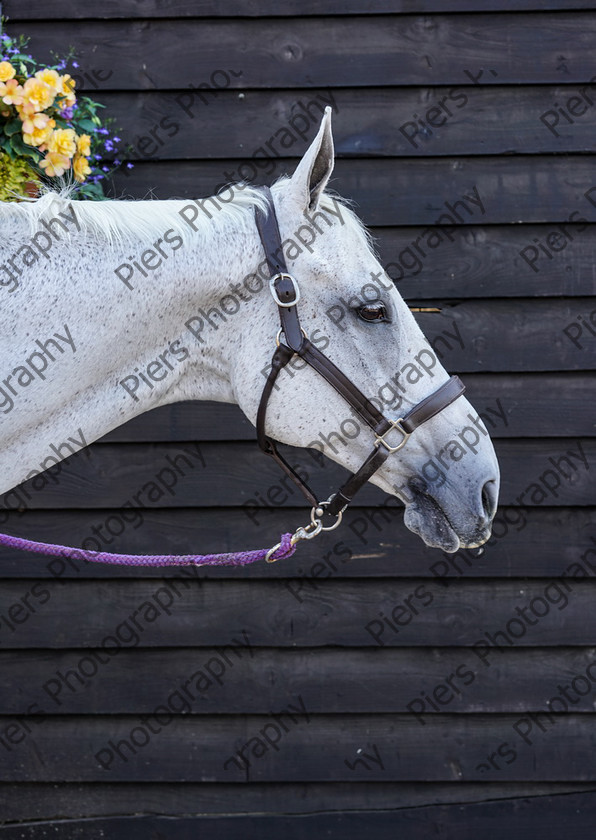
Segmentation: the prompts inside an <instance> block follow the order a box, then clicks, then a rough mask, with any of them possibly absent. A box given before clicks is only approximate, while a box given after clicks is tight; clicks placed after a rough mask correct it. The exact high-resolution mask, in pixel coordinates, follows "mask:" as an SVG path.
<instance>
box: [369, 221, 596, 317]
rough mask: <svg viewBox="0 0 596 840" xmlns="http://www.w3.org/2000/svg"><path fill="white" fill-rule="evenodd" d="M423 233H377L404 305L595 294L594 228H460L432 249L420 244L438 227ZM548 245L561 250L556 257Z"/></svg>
mask: <svg viewBox="0 0 596 840" xmlns="http://www.w3.org/2000/svg"><path fill="white" fill-rule="evenodd" d="M578 219H579V215H575V216H573V220H574V221H577V220H578ZM424 231H425V228H407V227H403V228H373V229H372V233H373V235H374V236H375V237H376V239H377V241H378V248H379V254H380V261H381V264H382V265H383V267H384V269H385V271H386V272H387V273H388V274H389V276H390V277H391V278H392V279H393V280H394V281H395V282H396V284H397V288H398V289H399V291H400V293H401V294H402V296H403V297H404V298H405V299H406V300H416V301H429V300H430V301H432V300H435V301H436V300H440V299H441V298H460V299H462V298H466V297H474V298H492V297H500V298H502V297H514V298H520V297H526V296H528V295H530V296H532V297H575V296H576V295H586V296H587V295H593V294H594V291H595V289H596V280H595V276H594V265H595V264H596V226H594V225H592V224H588V225H584V224H583V223H580V224H569V223H567V224H563V223H561V225H558V224H557V225H555V224H553V225H529V224H522V225H509V226H505V225H485V226H484V227H482V226H473V225H470V226H468V225H466V226H463V225H462V226H461V228H460V229H458V230H457V233H456V234H455V235H454V236H453V237H449V238H447V237H443V241H442V242H441V245H440V247H437V248H436V249H435V250H431V249H427V248H424V247H423V245H422V243H423V242H424V241H425V238H426V237H430V235H431V234H430V231H433V232H435V233H437V232H438V233H440V231H441V229H440V227H438V228H435V227H431V228H430V230H429V229H426V234H425V232H424ZM451 239H453V241H451ZM549 242H550V243H551V244H553V245H554V246H555V247H556V248H561V250H560V251H557V252H555V251H553V250H551V248H549V247H548V243H549ZM416 245H418V246H419V248H420V249H421V250H422V253H423V254H424V256H422V254H421V253H420V251H418V250H417V249H416ZM540 246H542V247H540ZM543 249H544V250H543ZM427 305H429V304H427ZM430 305H432V304H430Z"/></svg>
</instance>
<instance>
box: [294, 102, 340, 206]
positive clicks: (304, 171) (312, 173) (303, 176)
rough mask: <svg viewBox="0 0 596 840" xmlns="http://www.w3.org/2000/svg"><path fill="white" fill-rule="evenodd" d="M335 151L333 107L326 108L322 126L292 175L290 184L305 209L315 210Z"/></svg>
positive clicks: (297, 199)
mask: <svg viewBox="0 0 596 840" xmlns="http://www.w3.org/2000/svg"><path fill="white" fill-rule="evenodd" d="M333 163H334V152H333V135H332V134H331V108H330V107H329V105H328V106H327V107H326V108H325V113H324V114H323V119H322V120H321V126H320V128H319V131H318V133H317V136H316V137H315V139H314V140H313V141H312V143H311V145H310V147H309V148H308V150H307V151H306V153H305V155H304V157H303V158H302V160H301V161H300V163H299V164H298V166H297V168H296V171H295V172H294V174H293V175H292V178H291V181H290V184H291V187H290V188H291V190H292V192H293V193H294V196H295V199H296V201H297V202H298V203H299V205H300V207H301V208H302V209H303V210H307V209H309V210H314V209H315V208H316V206H317V204H318V201H319V198H320V196H321V193H322V192H323V190H324V189H325V187H326V186H327V181H328V180H329V178H330V176H331V173H332V172H333Z"/></svg>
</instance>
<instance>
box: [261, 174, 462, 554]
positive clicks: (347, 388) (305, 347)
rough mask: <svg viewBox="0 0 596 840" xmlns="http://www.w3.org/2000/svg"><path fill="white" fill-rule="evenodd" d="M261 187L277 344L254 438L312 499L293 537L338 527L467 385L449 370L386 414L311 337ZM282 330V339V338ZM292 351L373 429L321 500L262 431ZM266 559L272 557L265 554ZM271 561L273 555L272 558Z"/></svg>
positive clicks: (265, 190) (268, 193)
mask: <svg viewBox="0 0 596 840" xmlns="http://www.w3.org/2000/svg"><path fill="white" fill-rule="evenodd" d="M259 189H260V191H261V192H262V193H263V195H264V196H265V199H266V201H267V210H266V211H265V212H264V211H262V210H261V208H260V207H256V208H255V217H256V224H257V229H258V231H259V236H260V239H261V243H262V245H263V249H264V251H265V256H266V258H267V263H268V265H269V269H270V271H271V274H272V276H271V278H270V280H269V287H270V289H271V294H272V295H273V299H274V300H275V302H276V303H277V306H278V310H279V317H280V322H281V329H280V330H279V332H278V335H277V348H276V350H275V352H274V354H273V359H272V361H271V371H270V372H269V376H268V377H267V381H266V383H265V387H264V388H263V393H262V395H261V401H260V403H259V410H258V413H257V439H258V443H259V446H260V447H261V449H262V450H263V452H265V453H266V454H267V455H270V456H271V457H272V458H273V459H274V460H275V461H276V463H277V464H278V465H279V466H280V467H281V468H282V470H283V471H284V472H285V473H286V474H287V475H289V476H290V478H291V479H292V481H293V482H294V483H295V484H296V486H297V487H298V488H299V490H300V491H301V492H302V493H303V494H304V496H305V497H306V499H307V501H308V502H309V503H310V504H311V505H313V509H312V511H311V523H310V524H309V525H308V526H306V527H305V528H299V529H298V530H297V532H296V534H294V537H293V541H294V542H295V541H296V540H299V539H310V538H312V537H314V536H316V535H317V534H319V533H320V532H321V531H331V530H333V528H336V527H337V526H338V525H339V523H340V521H341V517H342V515H343V512H344V510H345V509H346V507H347V506H348V505H349V504H350V502H351V501H352V499H353V498H354V496H355V494H356V493H357V492H358V490H360V488H361V487H362V486H363V485H364V484H366V482H367V481H368V480H369V478H370V477H371V476H372V475H373V474H374V473H375V472H376V471H377V470H378V469H379V467H381V466H382V464H383V463H384V462H385V461H386V460H387V458H388V457H389V455H391V454H392V453H394V452H398V451H399V450H400V449H401V448H402V447H403V446H405V444H406V443H407V441H408V438H409V437H410V435H411V434H412V433H413V432H414V431H415V430H416V429H417V428H418V426H420V425H422V423H425V422H426V421H427V420H430V419H431V417H434V416H435V415H436V414H438V413H439V412H440V411H442V410H443V409H444V408H446V407H447V406H448V405H450V404H451V403H452V402H454V400H456V399H457V398H458V397H460V396H461V395H462V394H463V392H464V390H465V386H464V384H463V382H462V381H461V380H460V379H459V377H458V376H452V377H451V378H450V379H449V380H448V381H447V382H445V383H444V384H443V385H441V387H440V388H438V389H437V390H436V391H434V393H432V394H430V396H428V397H426V398H425V399H423V400H421V402H419V403H418V404H417V405H415V406H414V407H413V408H412V409H410V411H408V413H407V414H406V415H405V416H404V417H400V418H399V419H398V420H389V419H388V418H387V417H385V415H384V414H382V413H381V412H380V411H379V409H378V408H377V407H376V406H375V405H374V404H373V403H372V402H371V401H370V400H369V399H368V398H367V397H365V396H364V394H363V393H362V391H360V389H359V388H358V387H357V386H356V385H354V383H353V382H352V381H351V380H350V379H348V377H347V376H346V375H345V374H344V373H343V372H342V371H341V370H340V369H339V368H338V367H336V365H335V364H334V363H333V362H332V361H331V360H330V359H328V358H327V356H325V355H324V354H323V353H321V351H320V350H318V349H317V348H316V347H315V346H314V344H312V343H311V342H310V341H309V339H308V337H307V335H306V333H305V332H304V330H303V329H302V327H301V326H300V319H299V317H298V309H297V303H298V301H299V300H300V289H299V287H298V283H297V282H296V280H295V278H294V277H293V276H292V275H291V274H290V273H289V272H288V268H287V265H286V261H285V257H284V254H283V248H282V244H281V236H280V233H279V227H278V224H277V217H276V215H275V207H274V205H273V197H272V195H271V190H270V189H269V187H260V188H259ZM282 335H283V337H284V339H285V343H282V342H281V341H280V338H281V336H282ZM294 354H296V355H298V356H300V358H302V359H304V361H305V362H307V363H308V364H309V365H310V366H311V367H312V368H314V370H316V371H317V373H319V374H320V375H321V376H322V377H323V378H324V379H325V380H326V381H327V382H328V383H329V384H330V385H332V386H333V388H335V390H336V391H337V392H338V394H340V395H341V396H342V397H343V398H344V399H345V400H346V402H347V403H349V405H351V406H352V408H353V409H354V410H355V411H356V412H357V413H358V414H359V416H360V417H361V418H362V420H364V422H365V423H366V424H367V425H368V426H370V428H371V429H372V431H373V432H374V435H375V443H374V446H373V449H372V452H371V453H370V455H369V456H368V458H367V459H366V460H365V461H364V463H363V464H362V466H361V467H360V469H359V470H357V471H356V472H355V473H353V474H352V475H351V476H350V477H349V478H348V480H347V481H346V482H345V483H344V484H343V485H342V486H341V487H340V489H339V490H338V491H337V492H336V493H334V494H333V495H332V496H331V497H330V498H329V499H328V500H327V501H326V502H319V501H318V500H317V497H316V495H315V494H314V493H313V491H312V490H311V489H310V487H309V486H308V484H307V483H306V482H305V481H303V479H302V478H301V477H300V476H299V475H298V473H297V472H296V471H295V470H294V469H293V468H292V467H291V466H290V464H289V463H288V462H287V461H286V460H285V458H284V457H283V456H282V455H281V454H280V453H279V451H278V449H277V446H276V443H275V441H273V440H272V439H271V438H270V437H268V436H267V434H266V431H265V420H266V415H267V404H268V402H269V397H270V396H271V392H272V390H273V387H274V385H275V382H276V379H277V377H278V376H279V374H280V372H281V371H282V370H283V368H284V367H285V366H286V365H287V364H288V362H289V361H290V359H291V358H292V357H293V356H294ZM392 431H396V432H398V433H399V434H400V435H401V439H400V440H399V441H398V442H397V444H392V443H390V441H389V440H387V436H388V435H389V434H390V433H391V432H392ZM326 514H327V515H330V516H335V517H337V519H336V522H335V523H334V524H333V525H331V526H329V527H326V526H324V525H323V516H324V515H326ZM276 548H277V546H276ZM273 551H274V549H272V550H271V552H270V554H271V553H272V552H273ZM267 559H268V560H270V558H269V557H267ZM270 562H273V561H272V560H270Z"/></svg>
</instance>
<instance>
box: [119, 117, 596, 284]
mask: <svg viewBox="0 0 596 840" xmlns="http://www.w3.org/2000/svg"><path fill="white" fill-rule="evenodd" d="M268 136H269V135H267V134H266V137H268ZM264 139H265V138H264ZM305 145H306V144H305ZM302 151H303V149H302V148H301V149H300V150H298V149H297V152H299V153H300V154H301V153H302ZM297 163H298V159H295V160H284V161H279V160H277V161H276V162H275V169H274V171H273V172H272V173H271V175H265V174H264V173H262V172H261V171H260V170H259V169H258V167H257V166H256V165H255V166H251V168H250V169H248V168H246V167H243V166H241V165H240V166H239V165H238V161H234V160H227V161H217V162H216V161H205V160H203V161H176V162H172V161H144V162H143V161H141V162H139V163H137V164H136V165H135V167H134V169H132V170H125V171H123V172H122V173H120V172H117V173H116V174H115V176H114V185H115V186H114V190H115V192H114V195H115V196H117V197H118V198H127V197H135V198H145V197H154V198H183V199H184V198H197V197H201V196H208V195H212V194H213V193H214V192H216V191H217V189H218V188H221V187H222V186H223V185H224V184H225V183H228V182H231V181H238V180H241V179H242V178H243V177H245V178H246V179H247V180H250V181H253V183H256V184H262V183H268V184H270V183H272V182H273V181H275V180H276V179H277V178H278V177H279V176H281V175H283V174H284V173H288V172H290V173H291V172H293V171H294V169H295V167H296V165H297ZM570 166H571V167H572V172H573V177H570V175H569V172H570ZM331 186H332V188H333V189H335V190H337V191H338V192H339V193H341V195H342V196H344V197H346V198H349V199H351V200H353V201H355V202H356V211H357V213H358V215H359V216H360V217H361V218H362V220H363V221H364V223H365V224H367V225H372V226H374V225H378V226H381V225H383V226H393V225H415V226H420V225H427V226H433V225H435V224H437V223H438V224H439V225H440V226H442V229H443V232H444V231H445V230H447V231H449V232H450V235H447V234H445V233H444V237H443V238H444V239H445V238H446V239H448V240H449V239H451V238H453V239H455V238H456V237H457V236H459V234H460V231H459V229H460V228H465V227H466V226H467V225H478V224H482V225H493V224H512V223H515V224H520V223H548V224H552V225H553V227H554V226H555V223H558V222H567V221H568V220H569V218H570V217H571V216H572V214H573V213H578V214H579V215H580V216H582V217H583V218H586V219H587V220H588V221H589V222H595V221H596V212H595V211H596V189H595V187H596V176H595V175H594V171H593V166H592V163H591V161H590V159H589V157H586V156H581V155H578V156H577V157H573V158H572V159H571V160H570V159H569V158H567V157H561V158H558V157H549V156H548V155H524V156H511V157H508V156H501V157H491V156H487V157H461V158H460V157H455V158H420V159H418V160H413V159H411V158H408V159H404V160H403V161H401V162H400V164H399V165H396V163H395V161H391V160H385V159H383V160H379V159H376V160H374V159H372V160H345V159H339V160H337V161H336V164H335V170H334V174H333V178H332V181H331ZM474 191H476V192H474ZM586 193H588V198H586ZM470 195H471V196H472V197H473V198H474V199H475V200H476V203H474V202H471V201H470V200H469V199H468V200H467V201H466V200H465V196H470ZM478 198H479V199H480V202H481V204H478V203H477V200H478ZM590 199H591V201H590ZM462 200H463V201H464V204H463V205H462V204H459V205H457V206H456V207H455V209H456V215H452V213H451V212H449V208H448V207H447V204H450V205H451V207H453V206H454V205H455V202H457V201H462ZM592 201H593V202H594V204H592V203H591V202H592ZM483 210H484V212H483ZM573 218H574V219H578V215H575V216H573ZM428 235H430V233H429V234H428ZM561 242H562V240H561V241H557V244H556V245H555V246H554V247H558V248H560V247H561ZM528 244H529V245H531V244H533V243H532V240H530V241H529V242H528ZM570 245H571V246H572V245H573V242H570ZM433 247H436V248H437V250H439V247H440V244H436V243H435V245H434V246H433ZM430 250H431V248H430V247H429V246H426V248H425V253H426V252H428V251H430ZM551 253H552V252H551ZM571 253H572V252H571V251H570V252H569V253H568V254H567V257H569V256H570V254H571ZM545 257H546V259H547V260H548V259H549V257H548V255H545ZM553 259H554V256H553ZM543 264H544V260H542V257H540V256H539V261H538V262H537V263H536V265H537V267H538V268H539V270H540V268H541V267H542V265H543ZM531 270H532V269H530V268H528V271H531ZM524 271H525V269H524ZM528 276H529V275H528Z"/></svg>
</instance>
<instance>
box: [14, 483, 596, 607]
mask: <svg viewBox="0 0 596 840" xmlns="http://www.w3.org/2000/svg"><path fill="white" fill-rule="evenodd" d="M387 500H388V501H390V499H389V497H387ZM305 516H307V509H306V508H302V509H300V508H296V509H294V508H278V507H273V506H272V505H270V506H269V507H268V508H267V507H261V508H254V509H251V510H250V518H249V517H248V515H247V513H246V512H245V511H242V510H238V509H236V510H234V509H233V508H224V509H222V510H220V511H216V512H214V511H213V510H210V509H207V510H200V509H198V510H197V509H194V510H193V509H181V510H179V509H176V508H171V509H165V510H143V511H138V512H137V516H136V517H132V516H129V517H127V518H126V519H124V518H123V516H122V511H120V510H118V509H115V510H102V511H98V512H97V513H96V514H95V515H93V516H90V515H89V513H88V512H86V511H69V510H48V511H28V512H26V513H22V514H21V515H19V514H18V513H15V514H14V515H13V516H11V517H10V518H9V520H8V522H7V523H4V524H3V525H2V530H7V531H10V532H11V533H14V534H18V535H20V536H26V537H29V538H31V539H37V540H42V541H45V542H51V543H54V544H57V545H75V546H80V545H82V544H83V543H85V542H86V540H87V538H89V537H92V536H94V535H96V536H97V535H98V532H99V536H100V547H101V548H103V550H105V551H119V552H125V553H129V554H148V553H157V552H160V553H163V554H171V553H176V554H192V553H197V552H201V553H203V554H205V553H218V552H222V551H238V550H240V549H245V548H247V547H252V546H253V545H254V546H257V545H262V546H267V545H270V544H271V545H272V544H274V543H275V541H276V540H278V539H279V535H280V534H282V533H284V532H285V531H287V530H290V529H293V528H295V527H297V526H298V524H299V523H301V522H304V521H305ZM595 517H596V509H595V508H593V507H592V508H591V507H585V508H572V509H569V508H564V507H561V508H548V507H545V508H538V507H535V508H531V509H530V508H526V509H523V508H519V507H507V508H503V507H501V508H500V509H499V511H498V512H497V515H496V517H495V520H494V522H493V536H492V537H491V539H490V540H489V541H488V543H486V544H485V545H484V546H482V548H480V549H468V550H461V551H459V552H457V553H456V554H452V555H446V554H443V553H442V552H440V551H438V550H437V549H436V548H429V547H428V546H425V545H424V543H423V542H422V540H421V539H420V538H419V537H418V536H417V535H416V534H413V533H412V532H411V531H409V530H408V529H407V528H406V527H405V525H404V523H403V507H402V506H401V505H398V503H397V502H395V503H393V502H391V504H385V505H383V507H382V508H374V507H358V506H357V505H354V507H353V508H352V509H348V510H347V511H346V513H345V514H344V519H343V523H342V527H341V528H340V529H339V530H338V531H334V532H333V533H329V534H322V535H321V536H320V537H319V538H318V539H317V540H312V541H307V542H302V543H301V544H300V546H299V549H298V552H297V553H296V555H295V556H294V557H292V558H290V559H288V560H285V561H284V562H283V563H273V564H271V563H255V564H253V565H250V566H243V567H227V566H226V567H217V566H212V567H203V568H202V569H200V570H198V577H199V579H201V580H203V579H216V580H217V579H222V580H232V579H239V580H257V579H263V580H279V579H284V580H285V581H286V586H287V587H289V591H290V593H294V594H293V597H295V598H297V599H298V598H301V597H302V595H303V594H304V593H305V592H309V591H311V590H313V586H314V587H315V588H316V585H317V584H318V582H319V581H320V580H321V579H323V580H325V579H333V580H340V579H345V578H365V579H371V578H378V577H382V578H412V577H421V576H425V577H431V578H436V579H438V580H441V581H443V582H445V583H448V582H449V581H451V580H457V579H459V578H461V577H466V578H474V577H479V578H493V579H498V578H525V577H532V578H541V577H544V575H551V576H557V575H559V574H560V573H561V571H562V569H563V568H565V567H566V565H568V564H571V563H573V562H574V561H576V560H577V559H578V557H579V558H581V557H582V556H587V557H588V558H590V557H593V555H592V554H591V553H590V549H592V550H594V545H595V543H594V540H595V539H596V532H595V530H594V520H595ZM93 529H95V531H94V530H93ZM176 575H179V571H178V570H177V569H175V568H174V569H172V568H160V567H158V568H154V569H152V568H149V567H145V568H141V569H139V568H133V567H130V566H114V565H109V564H103V563H88V562H84V561H76V562H75V561H70V562H68V561H66V560H63V559H60V558H49V557H42V556H40V555H35V554H31V553H29V552H21V551H16V550H12V549H7V548H3V549H2V550H1V551H0V578H1V579H10V578H12V579H15V578H17V579H22V580H21V584H20V595H18V597H17V596H15V600H17V601H19V600H21V599H22V598H23V597H25V596H26V595H27V593H28V592H30V591H31V587H32V583H31V579H38V580H39V581H43V580H46V579H48V578H49V579H54V580H60V581H71V580H94V579H100V580H101V579H109V578H115V579H122V578H131V577H132V578H133V579H135V580H136V579H138V578H140V577H142V578H156V577H157V578H170V577H172V576H174V577H175V576H176ZM292 580H294V581H299V582H300V583H298V582H294V583H290V582H289V581H292ZM308 581H310V582H308ZM40 589H42V587H39V588H38V590H36V591H39V590H40ZM301 593H302V594H301ZM40 600H42V598H41V597H39V598H31V603H32V609H38V608H39V607H40V606H43V605H40Z"/></svg>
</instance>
